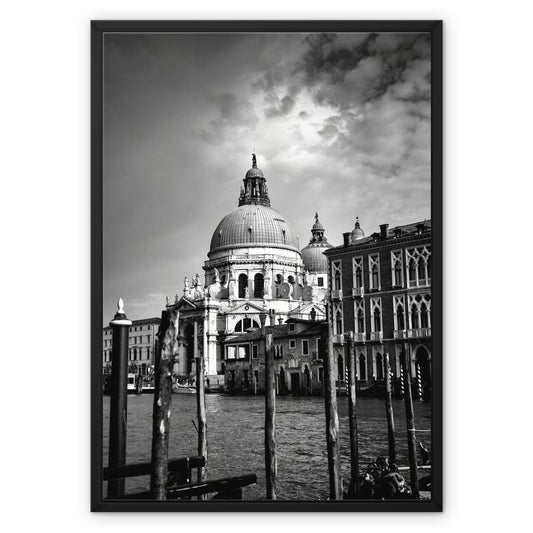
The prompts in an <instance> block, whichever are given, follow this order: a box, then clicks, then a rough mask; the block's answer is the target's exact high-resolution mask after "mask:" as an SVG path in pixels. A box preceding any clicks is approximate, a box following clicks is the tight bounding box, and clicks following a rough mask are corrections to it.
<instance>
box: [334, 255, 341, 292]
mask: <svg viewBox="0 0 533 533" xmlns="http://www.w3.org/2000/svg"><path fill="white" fill-rule="evenodd" d="M332 275H333V289H334V290H336V291H340V290H341V288H342V286H341V262H340V261H334V262H333V263H332Z"/></svg>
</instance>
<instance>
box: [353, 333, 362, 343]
mask: <svg viewBox="0 0 533 533" xmlns="http://www.w3.org/2000/svg"><path fill="white" fill-rule="evenodd" d="M353 340H354V341H355V342H364V341H365V334H364V333H354V334H353Z"/></svg>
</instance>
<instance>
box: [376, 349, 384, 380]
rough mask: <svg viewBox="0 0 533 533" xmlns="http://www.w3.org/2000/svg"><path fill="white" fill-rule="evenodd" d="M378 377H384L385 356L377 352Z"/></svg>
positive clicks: (380, 378) (379, 378)
mask: <svg viewBox="0 0 533 533" xmlns="http://www.w3.org/2000/svg"><path fill="white" fill-rule="evenodd" d="M376 379H377V380H378V381H381V380H382V379H383V356H382V355H381V354H380V353H378V354H376Z"/></svg>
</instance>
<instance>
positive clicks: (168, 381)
mask: <svg viewBox="0 0 533 533" xmlns="http://www.w3.org/2000/svg"><path fill="white" fill-rule="evenodd" d="M174 318H175V317H173V316H172V311H170V310H166V311H163V313H162V314H161V326H160V329H159V342H158V345H157V350H156V354H155V383H154V385H155V388H154V405H153V416H152V468H153V471H152V476H151V480H150V489H151V492H152V497H153V498H154V499H155V500H166V499H167V494H166V488H167V479H168V437H169V434H170V406H171V403H172V365H173V363H174V342H175V338H176V330H175V327H174Z"/></svg>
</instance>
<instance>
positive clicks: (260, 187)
mask: <svg viewBox="0 0 533 533" xmlns="http://www.w3.org/2000/svg"><path fill="white" fill-rule="evenodd" d="M243 182H244V187H242V188H241V194H240V196H239V206H241V205H250V204H259V205H266V206H269V207H270V198H269V197H268V188H267V185H266V179H265V176H264V174H263V171H262V170H261V169H260V168H257V159H256V157H255V154H252V168H251V169H250V170H248V172H247V173H246V176H245V177H244V180H243Z"/></svg>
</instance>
